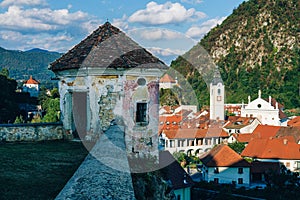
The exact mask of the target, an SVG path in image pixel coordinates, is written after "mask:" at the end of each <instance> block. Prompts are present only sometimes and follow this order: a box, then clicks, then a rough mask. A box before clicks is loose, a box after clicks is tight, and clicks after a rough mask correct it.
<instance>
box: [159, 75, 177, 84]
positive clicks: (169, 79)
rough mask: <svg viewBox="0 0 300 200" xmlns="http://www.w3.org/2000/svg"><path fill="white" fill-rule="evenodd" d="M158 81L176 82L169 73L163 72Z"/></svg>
mask: <svg viewBox="0 0 300 200" xmlns="http://www.w3.org/2000/svg"><path fill="white" fill-rule="evenodd" d="M159 82H160V83H176V81H175V80H174V79H173V78H172V77H171V76H170V75H169V74H165V75H164V76H163V77H161V79H160V80H159Z"/></svg>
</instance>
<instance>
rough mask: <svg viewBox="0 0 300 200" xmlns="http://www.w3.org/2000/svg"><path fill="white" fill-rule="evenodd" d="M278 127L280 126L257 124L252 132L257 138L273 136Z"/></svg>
mask: <svg viewBox="0 0 300 200" xmlns="http://www.w3.org/2000/svg"><path fill="white" fill-rule="evenodd" d="M279 129H280V126H269V125H258V126H257V127H256V128H255V129H254V131H253V133H252V134H254V135H256V136H255V137H258V138H270V137H275V136H276V133H277V132H278V130H279Z"/></svg>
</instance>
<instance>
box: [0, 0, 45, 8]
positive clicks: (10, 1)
mask: <svg viewBox="0 0 300 200" xmlns="http://www.w3.org/2000/svg"><path fill="white" fill-rule="evenodd" d="M12 5H15V6H23V5H26V6H41V5H47V3H46V1H45V0H3V1H2V2H1V3H0V6H1V7H8V6H12Z"/></svg>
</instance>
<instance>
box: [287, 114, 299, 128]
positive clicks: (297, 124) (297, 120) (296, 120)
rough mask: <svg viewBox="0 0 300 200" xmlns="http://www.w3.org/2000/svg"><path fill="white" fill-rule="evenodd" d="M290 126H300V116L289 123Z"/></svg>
mask: <svg viewBox="0 0 300 200" xmlns="http://www.w3.org/2000/svg"><path fill="white" fill-rule="evenodd" d="M288 126H300V116H297V117H295V118H293V119H292V120H290V121H288Z"/></svg>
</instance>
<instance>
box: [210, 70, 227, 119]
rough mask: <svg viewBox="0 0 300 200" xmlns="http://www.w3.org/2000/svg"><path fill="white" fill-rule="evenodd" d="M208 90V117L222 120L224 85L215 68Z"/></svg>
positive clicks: (223, 114)
mask: <svg viewBox="0 0 300 200" xmlns="http://www.w3.org/2000/svg"><path fill="white" fill-rule="evenodd" d="M209 86H210V87H209V90H210V119H211V120H224V116H225V113H224V106H225V105H224V99H225V87H224V84H223V80H222V78H221V75H220V72H219V71H218V70H217V69H216V70H215V73H214V77H213V79H212V81H211V83H210V85H209Z"/></svg>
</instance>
